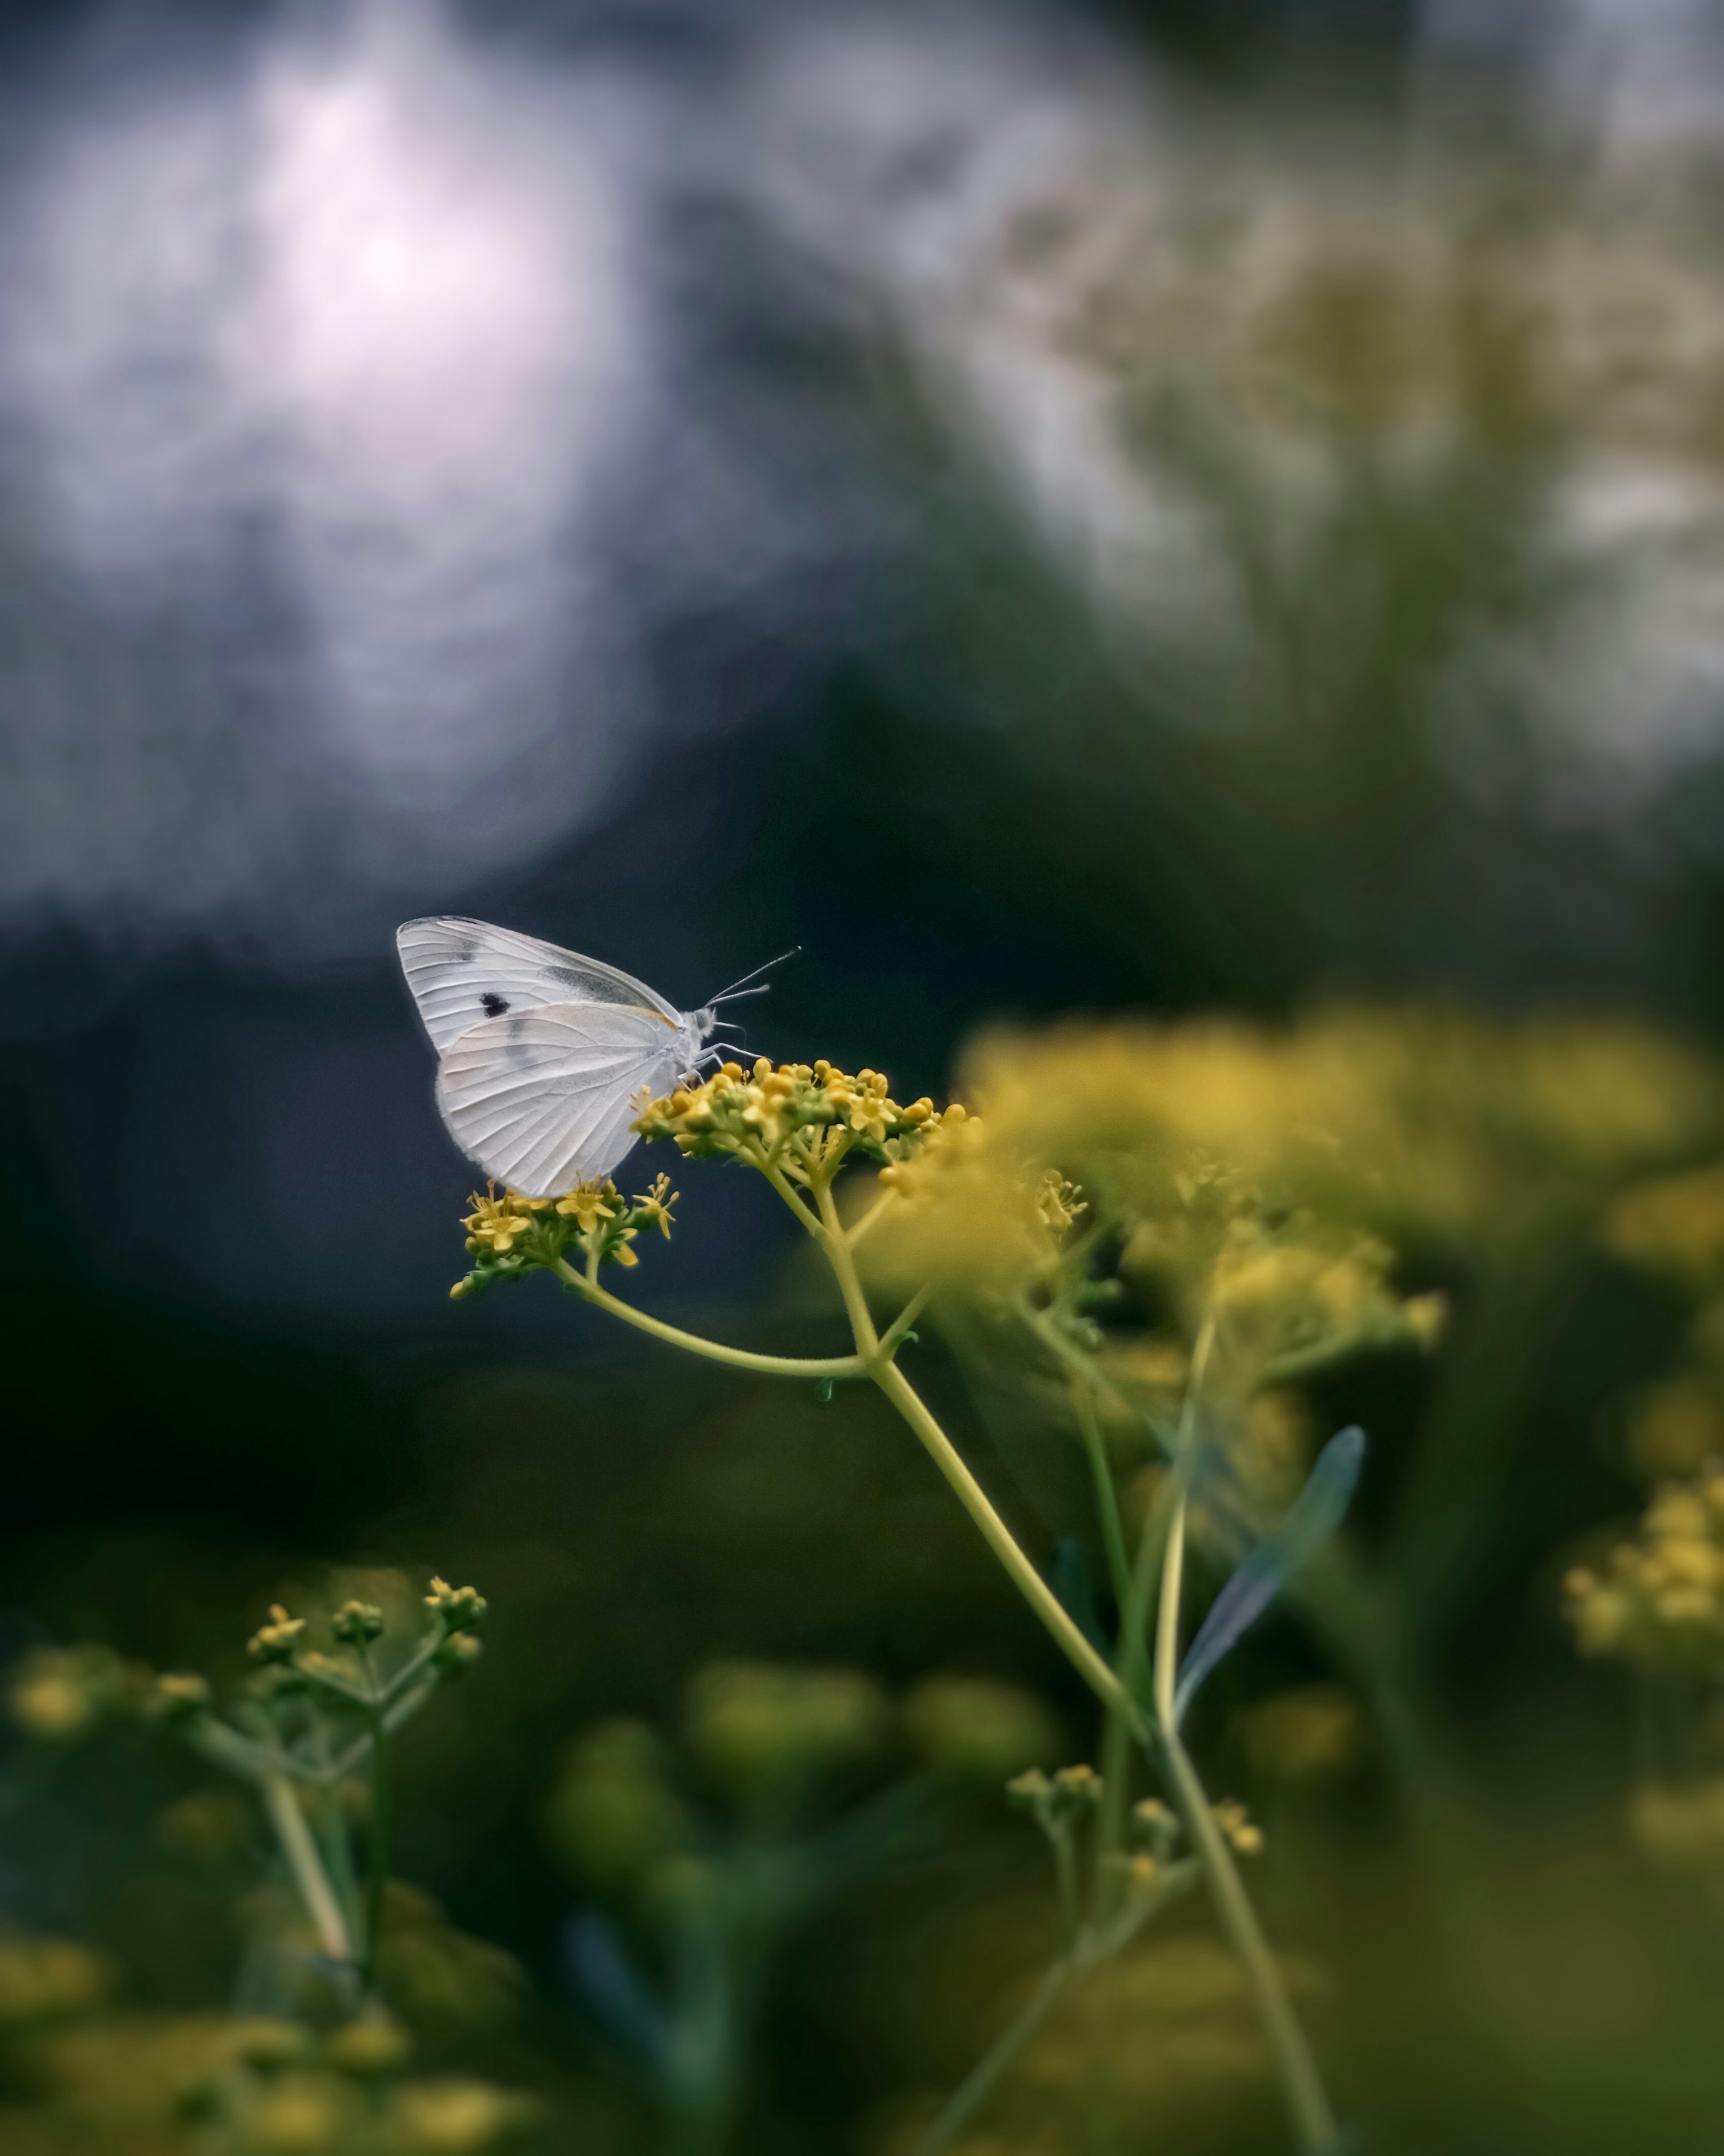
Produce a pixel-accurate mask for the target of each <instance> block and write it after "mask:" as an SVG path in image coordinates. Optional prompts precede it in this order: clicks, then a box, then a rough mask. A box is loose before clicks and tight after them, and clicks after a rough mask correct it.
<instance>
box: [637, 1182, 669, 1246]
mask: <svg viewBox="0 0 1724 2156" xmlns="http://www.w3.org/2000/svg"><path fill="white" fill-rule="evenodd" d="M677 1194H678V1193H676V1192H675V1191H674V1190H673V1189H672V1188H670V1177H669V1176H668V1175H661V1176H659V1177H658V1178H656V1179H655V1181H654V1184H653V1187H652V1188H651V1189H650V1190H649V1191H647V1192H645V1193H644V1194H643V1195H642V1196H640V1197H639V1198H637V1199H635V1201H634V1224H635V1225H636V1226H637V1227H640V1228H656V1229H658V1230H659V1233H660V1234H661V1235H663V1236H664V1240H665V1241H666V1242H667V1243H668V1242H669V1241H670V1209H671V1207H672V1206H673V1205H674V1204H675V1203H676V1200H677Z"/></svg>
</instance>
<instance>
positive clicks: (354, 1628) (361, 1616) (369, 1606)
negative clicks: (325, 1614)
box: [331, 1602, 383, 1647]
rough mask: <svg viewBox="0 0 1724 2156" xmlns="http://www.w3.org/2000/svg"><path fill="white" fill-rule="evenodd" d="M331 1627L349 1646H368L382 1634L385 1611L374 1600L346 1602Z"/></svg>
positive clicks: (338, 1611)
mask: <svg viewBox="0 0 1724 2156" xmlns="http://www.w3.org/2000/svg"><path fill="white" fill-rule="evenodd" d="M331 1629H332V1630H333V1631H334V1633H335V1635H336V1639H338V1640H341V1641H342V1642H344V1644H345V1645H347V1646H350V1647H364V1646H367V1645H370V1643H371V1642H372V1640H375V1639H378V1638H380V1637H381V1636H382V1630H383V1613H382V1610H381V1609H378V1608H377V1604H375V1603H373V1602H344V1603H343V1604H341V1608H340V1609H337V1610H336V1614H335V1618H334V1621H333V1624H332V1626H331Z"/></svg>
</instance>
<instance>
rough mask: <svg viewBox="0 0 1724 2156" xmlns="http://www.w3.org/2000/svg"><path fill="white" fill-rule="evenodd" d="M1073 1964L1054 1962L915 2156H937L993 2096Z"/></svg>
mask: <svg viewBox="0 0 1724 2156" xmlns="http://www.w3.org/2000/svg"><path fill="white" fill-rule="evenodd" d="M1072 1969H1073V1963H1072V1962H1071V1961H1070V1959H1069V1958H1063V1959H1061V1960H1060V1961H1056V1962H1055V1963H1054V1966H1053V1967H1052V1968H1051V1969H1049V1971H1048V1972H1047V1974H1045V1975H1044V1977H1043V1979H1042V1980H1041V1982H1040V1983H1039V1984H1037V1986H1036V1988H1035V1989H1034V1991H1033V1992H1031V1994H1029V1999H1027V2000H1026V2001H1025V2003H1024V2005H1023V2006H1022V2007H1021V2008H1020V2009H1019V2010H1018V2013H1017V2014H1016V2015H1013V2019H1012V2020H1011V2021H1010V2022H1008V2024H1007V2025H1006V2027H1005V2029H1004V2030H1003V2031H1002V2033H1001V2035H999V2037H998V2039H997V2040H996V2041H995V2042H994V2043H993V2045H992V2046H990V2047H989V2049H988V2051H986V2052H984V2053H983V2056H982V2058H981V2060H980V2061H978V2062H977V2065H976V2066H974V2067H973V2068H972V2070H971V2071H970V2073H969V2074H968V2075H967V2076H966V2077H965V2079H964V2080H963V2082H961V2083H960V2085H959V2087H957V2090H956V2091H955V2092H953V2094H952V2097H951V2098H950V2100H949V2101H948V2102H947V2106H946V2108H945V2109H944V2110H943V2111H942V2112H941V2113H940V2116H939V2117H937V2118H936V2120H935V2121H934V2123H933V2124H932V2125H931V2127H930V2128H928V2130H927V2132H926V2133H925V2134H924V2135H923V2136H922V2138H921V2140H920V2141H918V2142H917V2143H916V2148H915V2151H914V2156H939V2152H940V2150H941V2149H942V2148H950V2147H951V2146H952V2143H953V2141H954V2140H955V2139H956V2138H957V2136H958V2135H959V2134H960V2133H962V2132H963V2130H964V2128H965V2127H967V2125H968V2124H969V2123H970V2121H971V2120H972V2118H973V2117H975V2115H976V2113H977V2112H978V2111H979V2110H980V2109H981V2108H982V2106H983V2104H984V2103H986V2102H987V2101H988V2097H991V2096H992V2095H993V2092H994V2091H995V2089H997V2088H998V2087H999V2085H1000V2083H1001V2082H1002V2081H1003V2080H1004V2078H1005V2076H1006V2075H1007V2073H1008V2071H1009V2070H1010V2068H1011V2067H1012V2066H1013V2065H1014V2064H1015V2062H1016V2061H1017V2058H1018V2053H1019V2052H1020V2051H1022V2050H1023V2049H1024V2046H1025V2045H1026V2044H1027V2043H1028V2042H1029V2040H1030V2038H1031V2037H1032V2036H1033V2035H1034V2034H1035V2032H1036V2030H1038V2029H1039V2028H1040V2027H1041V2025H1042V2024H1043V2022H1044V2021H1045V2020H1047V2018H1048V2015H1049V2011H1050V2010H1052V2008H1053V2005H1054V2001H1055V2000H1056V1999H1058V1998H1059V1996H1060V1993H1061V1992H1062V1991H1063V1990H1064V1989H1065V1985H1066V1982H1067V1979H1069V1978H1070V1975H1071V1974H1072Z"/></svg>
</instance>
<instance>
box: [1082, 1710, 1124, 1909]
mask: <svg viewBox="0 0 1724 2156" xmlns="http://www.w3.org/2000/svg"><path fill="white" fill-rule="evenodd" d="M1121 1674H1123V1672H1122V1673H1121ZM1132 1742H1133V1740H1132V1732H1131V1723H1130V1722H1128V1721H1127V1720H1126V1717H1125V1716H1124V1715H1123V1714H1122V1713H1121V1712H1120V1711H1119V1710H1118V1709H1117V1708H1116V1707H1109V1708H1108V1709H1107V1712H1106V1722H1105V1723H1104V1725H1103V1728H1102V1735H1101V1808H1100V1809H1099V1810H1098V1811H1097V1813H1096V1815H1095V1865H1094V1868H1093V1869H1092V1871H1091V1872H1090V1919H1091V1921H1092V1922H1095V1923H1096V1924H1105V1923H1106V1922H1107V1921H1108V1919H1109V1918H1110V1917H1111V1916H1112V1915H1113V1912H1114V1910H1115V1908H1116V1906H1117V1904H1118V1902H1119V1900H1120V1897H1121V1880H1120V1876H1119V1872H1118V1869H1117V1867H1116V1866H1115V1865H1114V1863H1113V1862H1112V1861H1111V1860H1112V1859H1113V1858H1115V1857H1116V1856H1119V1855H1120V1854H1121V1851H1123V1850H1124V1848H1125V1845H1126V1820H1127V1819H1128V1818H1129V1817H1130V1815H1131V1764H1132V1756H1133V1753H1132Z"/></svg>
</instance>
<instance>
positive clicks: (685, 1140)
mask: <svg viewBox="0 0 1724 2156" xmlns="http://www.w3.org/2000/svg"><path fill="white" fill-rule="evenodd" d="M889 1084H890V1081H889V1080H888V1079H887V1077H886V1075H885V1072H884V1071H881V1070H867V1069H864V1070H859V1071H857V1072H856V1073H855V1075H854V1076H852V1075H851V1074H850V1073H849V1071H846V1070H839V1067H838V1065H836V1064H835V1063H829V1062H828V1061H827V1060H826V1059H825V1057H824V1056H822V1057H821V1058H820V1059H819V1060H818V1061H817V1062H814V1063H780V1064H777V1065H774V1064H772V1062H770V1061H769V1060H767V1057H765V1056H763V1055H762V1056H761V1057H760V1058H759V1059H758V1060H757V1061H756V1063H755V1064H754V1065H753V1067H752V1070H746V1071H745V1070H744V1069H743V1068H742V1066H741V1064H740V1063H726V1064H722V1065H720V1067H719V1068H718V1069H717V1070H715V1071H714V1072H713V1074H712V1075H711V1077H710V1078H708V1079H706V1081H704V1083H702V1084H700V1085H699V1086H679V1087H678V1088H677V1090H676V1091H675V1092H674V1093H672V1094H670V1096H668V1097H666V1098H665V1099H664V1100H659V1101H651V1102H650V1103H649V1105H648V1106H647V1108H646V1110H645V1111H644V1114H643V1115H642V1116H641V1117H640V1120H639V1122H637V1123H636V1124H635V1126H634V1127H635V1129H636V1130H638V1131H639V1132H640V1133H641V1134H642V1136H643V1137H647V1138H662V1137H668V1138H672V1139H674V1140H675V1142H676V1144H677V1145H678V1146H679V1147H680V1148H681V1150H682V1151H683V1152H685V1153H688V1154H690V1155H692V1156H693V1157H695V1158H697V1159H698V1158H702V1157H705V1156H706V1155H710V1154H717V1153H730V1154H733V1155H736V1156H737V1157H739V1158H743V1159H746V1160H747V1161H749V1162H750V1163H752V1164H753V1165H754V1166H756V1167H762V1168H775V1169H782V1171H783V1173H785V1174H786V1175H788V1176H789V1177H790V1178H791V1179H792V1180H793V1182H798V1183H808V1182H809V1181H810V1180H811V1179H812V1178H814V1177H815V1176H819V1175H824V1174H826V1173H829V1172H830V1171H831V1170H832V1169H833V1168H835V1167H836V1166H837V1164H838V1163H839V1161H840V1160H841V1159H843V1158H844V1157H845V1156H846V1155H848V1154H849V1153H851V1152H859V1153H861V1154H862V1155H864V1156H865V1158H869V1159H871V1160H874V1161H875V1162H878V1163H884V1164H886V1165H890V1164H891V1163H896V1162H899V1161H903V1160H907V1159H909V1158H911V1157H913V1156H914V1155H915V1154H916V1152H919V1151H920V1150H921V1148H922V1147H924V1146H926V1144H927V1143H928V1142H929V1141H930V1140H931V1139H932V1138H935V1137H936V1136H937V1135H938V1134H939V1133H940V1132H942V1131H943V1130H945V1129H947V1127H957V1126H958V1125H960V1124H962V1122H963V1121H964V1110H963V1108H962V1105H961V1104H960V1103H958V1102H957V1101H954V1102H953V1103H952V1106H950V1107H949V1108H947V1109H945V1110H944V1111H942V1110H940V1109H937V1108H936V1107H935V1106H934V1104H933V1102H932V1101H931V1100H928V1099H927V1098H926V1097H924V1098H923V1099H921V1100H919V1101H911V1102H910V1104H909V1105H908V1106H900V1105H899V1103H898V1102H897V1101H895V1100H893V1099H892V1097H891V1096H890V1092H889V1091H888V1090H887V1089H888V1086H889Z"/></svg>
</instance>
